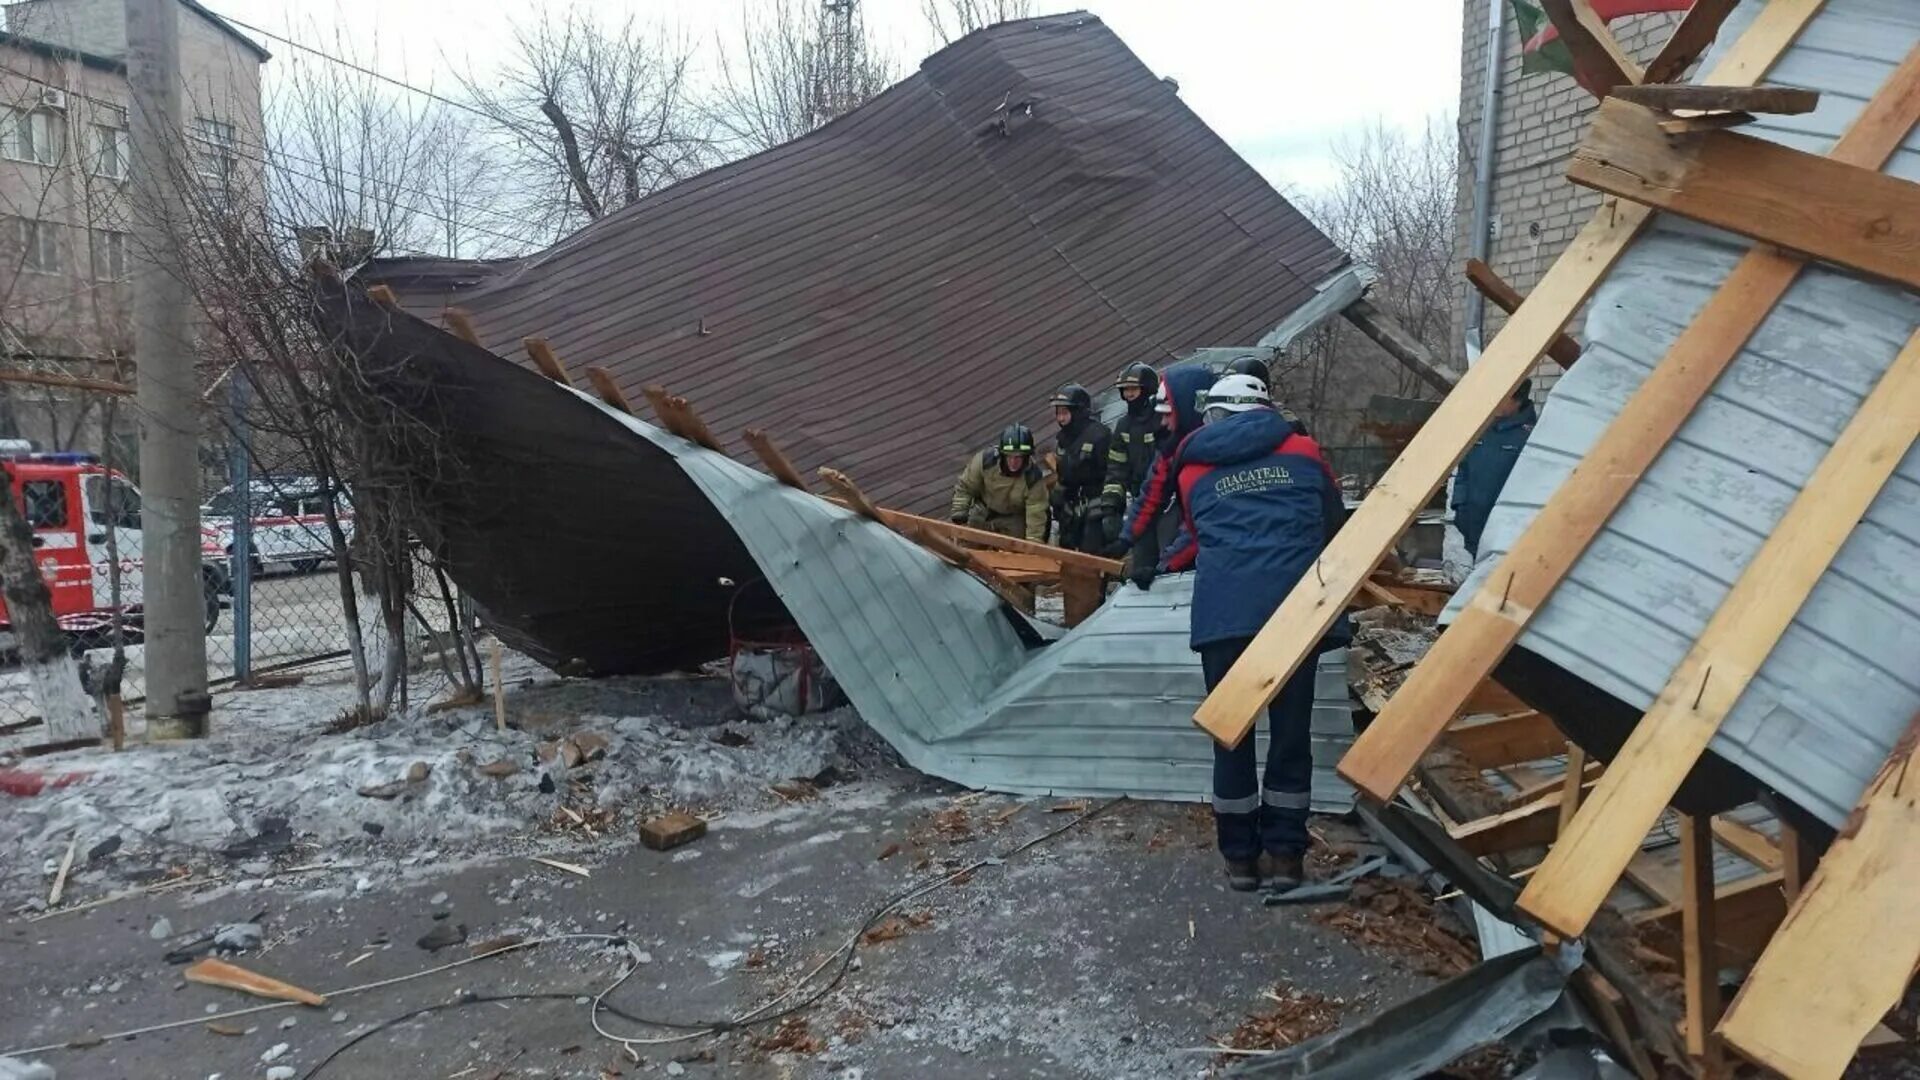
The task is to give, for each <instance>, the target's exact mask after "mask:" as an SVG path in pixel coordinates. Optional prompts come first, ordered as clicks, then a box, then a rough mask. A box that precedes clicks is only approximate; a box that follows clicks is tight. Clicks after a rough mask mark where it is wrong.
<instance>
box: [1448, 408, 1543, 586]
mask: <svg viewBox="0 0 1920 1080" xmlns="http://www.w3.org/2000/svg"><path fill="white" fill-rule="evenodd" d="M1532 395H1533V380H1532V379H1522V380H1521V381H1520V386H1519V388H1518V389H1516V390H1514V392H1513V396H1512V397H1509V398H1508V399H1507V400H1505V401H1503V402H1501V403H1500V407H1499V408H1498V409H1496V410H1495V411H1494V414H1493V416H1494V420H1493V423H1492V424H1491V425H1490V426H1489V427H1488V428H1487V430H1486V431H1484V432H1482V433H1481V435H1480V441H1478V442H1476V443H1474V444H1473V449H1471V450H1469V451H1467V456H1466V457H1465V458H1463V459H1461V462H1460V467H1459V468H1458V469H1456V470H1455V471H1454V474H1453V524H1454V527H1455V528H1457V529H1459V530H1460V538H1461V539H1462V540H1465V541H1466V542H1467V552H1468V554H1470V555H1473V556H1475V557H1476V558H1477V557H1479V555H1480V534H1481V532H1482V531H1484V530H1485V529H1486V527H1487V515H1489V514H1491V513H1493V504H1494V503H1496V502H1498V501H1499V500H1500V489H1501V488H1503V487H1505V486H1507V476H1508V474H1510V473H1512V472H1513V463H1514V462H1516V461H1518V460H1520V451H1522V450H1524V449H1526V446H1527V438H1528V437H1529V436H1531V435H1532V434H1533V425H1534V422H1535V421H1536V420H1537V419H1538V415H1537V414H1536V413H1535V411H1534V408H1533V400H1532Z"/></svg>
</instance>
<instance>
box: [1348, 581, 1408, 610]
mask: <svg viewBox="0 0 1920 1080" xmlns="http://www.w3.org/2000/svg"><path fill="white" fill-rule="evenodd" d="M1353 604H1354V606H1355V607H1356V608H1358V607H1361V606H1365V607H1381V606H1385V607H1390V608H1404V607H1406V606H1407V603H1406V601H1404V600H1402V599H1400V598H1399V597H1397V596H1395V595H1393V593H1392V592H1390V591H1388V590H1387V588H1386V587H1385V586H1383V585H1381V584H1380V583H1379V582H1377V581H1363V582H1361V583H1360V591H1359V592H1357V593H1354V594H1353Z"/></svg>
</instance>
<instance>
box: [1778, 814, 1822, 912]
mask: <svg viewBox="0 0 1920 1080" xmlns="http://www.w3.org/2000/svg"><path fill="white" fill-rule="evenodd" d="M1819 865H1820V853H1819V852H1817V851H1815V850H1814V849H1813V844H1812V843H1811V842H1810V841H1809V840H1808V839H1807V838H1806V836H1805V835H1804V834H1803V833H1801V831H1800V830H1799V829H1796V828H1794V827H1793V823H1792V822H1791V821H1786V820H1784V819H1783V820H1782V821H1781V822H1780V874H1781V881H1780V886H1781V888H1782V889H1784V890H1785V891H1786V894H1787V903H1788V904H1790V905H1791V904H1793V903H1796V902H1798V901H1799V899H1800V892H1801V890H1802V889H1804V888H1805V887H1806V884H1807V880H1808V879H1809V878H1811V877H1813V871H1814V868H1815V867H1816V866H1819Z"/></svg>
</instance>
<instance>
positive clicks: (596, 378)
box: [587, 364, 639, 416]
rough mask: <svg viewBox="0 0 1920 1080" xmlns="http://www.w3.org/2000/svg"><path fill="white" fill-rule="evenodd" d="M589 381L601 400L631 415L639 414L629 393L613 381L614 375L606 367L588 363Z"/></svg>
mask: <svg viewBox="0 0 1920 1080" xmlns="http://www.w3.org/2000/svg"><path fill="white" fill-rule="evenodd" d="M587 382H588V383H590V384H592V386H593V392H594V393H595V394H598V395H599V396H600V400H601V401H604V402H606V403H607V404H608V405H611V406H613V407H614V408H616V409H619V410H620V411H621V412H623V413H627V414H629V415H635V416H637V415H639V414H638V413H635V412H634V411H633V403H632V402H630V401H628V400H627V395H625V394H623V393H621V392H620V384H619V383H616V382H614V381H613V375H612V374H610V373H609V372H608V371H607V369H606V368H603V367H595V366H594V365H592V364H588V365H587Z"/></svg>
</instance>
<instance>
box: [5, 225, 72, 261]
mask: <svg viewBox="0 0 1920 1080" xmlns="http://www.w3.org/2000/svg"><path fill="white" fill-rule="evenodd" d="M13 223H14V240H15V242H16V243H17V244H18V245H19V250H20V269H22V270H31V271H33V272H34V273H37V274H57V273H59V272H60V270H61V269H62V265H63V264H62V261H61V259H60V226H58V225H56V224H54V223H53V222H51V221H35V220H33V219H32V218H14V219H13Z"/></svg>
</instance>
